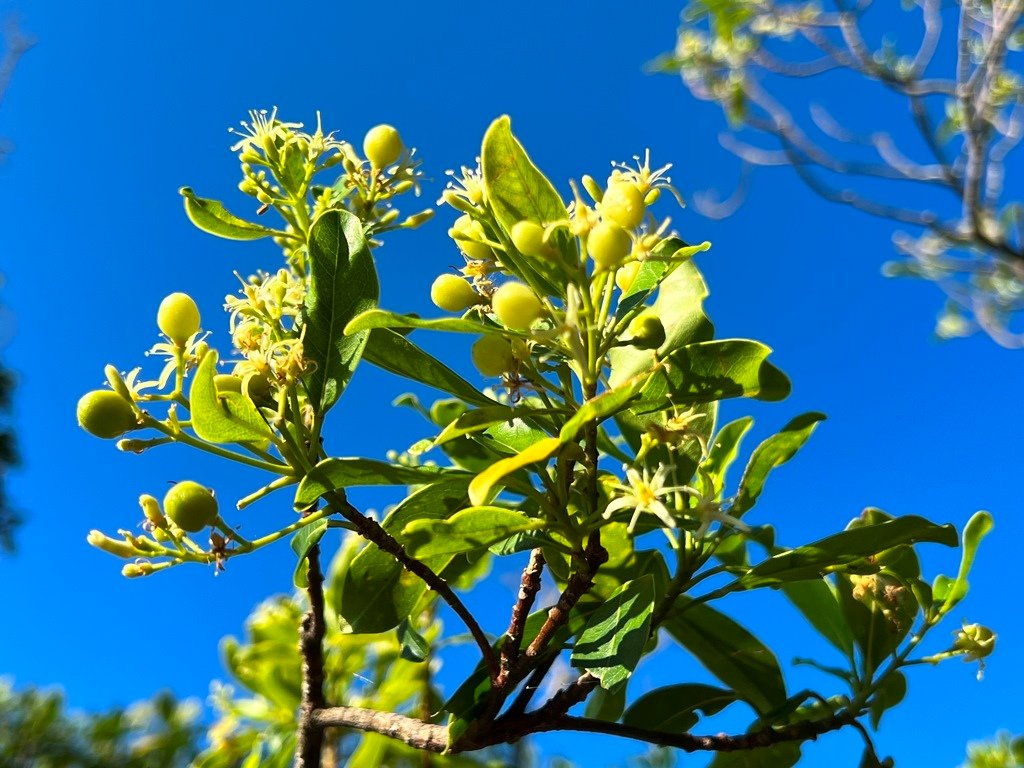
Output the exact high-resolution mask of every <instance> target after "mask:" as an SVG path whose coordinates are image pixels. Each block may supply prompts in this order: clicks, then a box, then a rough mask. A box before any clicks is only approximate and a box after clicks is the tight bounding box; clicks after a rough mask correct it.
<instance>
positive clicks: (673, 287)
mask: <svg viewBox="0 0 1024 768" xmlns="http://www.w3.org/2000/svg"><path fill="white" fill-rule="evenodd" d="M681 243H682V241H674V242H673V243H672V245H671V246H669V247H674V246H675V245H676V244H681ZM645 269H646V268H641V271H640V273H639V274H638V275H637V279H638V280H639V279H641V277H643V276H644V272H645ZM652 270H655V271H654V272H653V273H650V274H652V276H653V275H657V271H656V270H657V268H656V267H652ZM634 285H637V283H636V281H634ZM632 287H633V286H630V288H631V289H632ZM707 296H708V287H707V284H706V283H705V282H704V278H703V276H702V275H701V273H700V271H699V270H698V269H697V267H696V265H694V264H693V263H692V262H686V263H684V264H680V265H679V266H677V267H676V268H675V269H673V270H672V271H671V272H670V274H669V275H668V277H666V278H664V280H663V281H662V282H661V285H660V287H659V288H658V297H657V299H656V300H655V301H654V304H653V305H652V310H653V311H654V313H655V314H657V315H658V318H659V319H660V320H661V324H662V325H663V326H664V328H665V342H664V343H663V344H662V345H661V347H660V348H659V349H657V350H652V349H647V350H643V349H637V348H636V347H617V348H615V349H613V350H612V351H611V352H610V353H609V355H608V357H609V359H610V360H611V376H610V383H611V386H613V387H616V386H618V385H619V384H621V383H622V382H624V381H626V380H627V379H630V378H632V377H633V376H636V375H637V374H639V373H642V372H644V371H650V370H653V369H654V367H655V365H656V362H657V361H658V360H661V359H663V358H665V357H666V356H667V355H668V353H670V352H672V351H673V350H676V349H678V348H680V347H682V346H685V345H687V344H692V343H699V342H703V341H710V340H711V337H712V336H713V335H714V326H712V324H711V321H710V320H708V317H707V315H705V314H704V299H706V298H707Z"/></svg>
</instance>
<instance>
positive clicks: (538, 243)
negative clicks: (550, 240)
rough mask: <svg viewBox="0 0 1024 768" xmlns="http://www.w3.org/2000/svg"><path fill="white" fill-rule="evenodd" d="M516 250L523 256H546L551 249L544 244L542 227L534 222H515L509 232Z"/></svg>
mask: <svg viewBox="0 0 1024 768" xmlns="http://www.w3.org/2000/svg"><path fill="white" fill-rule="evenodd" d="M509 236H510V237H511V238H512V244H513V245H515V247H516V250H518V251H519V252H520V253H522V254H523V255H525V256H546V255H548V254H550V253H551V248H549V247H548V244H547V243H545V242H544V227H542V226H541V225H540V224H538V223H537V222H535V221H517V222H516V223H515V224H514V225H512V231H511V232H509Z"/></svg>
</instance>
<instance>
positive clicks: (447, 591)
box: [325, 492, 500, 681]
mask: <svg viewBox="0 0 1024 768" xmlns="http://www.w3.org/2000/svg"><path fill="white" fill-rule="evenodd" d="M325 498H326V499H327V501H328V502H330V504H331V506H332V507H333V508H334V509H335V510H337V511H338V512H339V513H340V514H341V515H342V516H343V517H344V518H345V519H346V520H348V521H349V522H350V523H352V525H354V526H355V529H356V533H358V534H359V535H360V536H362V537H363V538H364V539H366V540H367V541H370V542H372V543H373V544H376V545H377V547H378V548H379V549H380V550H382V551H384V552H387V553H388V554H389V555H391V556H392V557H393V558H395V560H397V561H398V562H399V564H400V565H401V566H402V567H403V568H405V570H407V571H409V573H412V574H414V575H415V576H418V577H419V578H420V579H422V580H423V582H424V583H425V584H426V585H427V586H428V587H429V588H430V589H432V590H433V591H434V592H436V593H437V595H438V597H440V598H441V599H442V600H444V601H445V602H446V603H448V606H449V607H450V608H451V609H452V610H453V611H454V612H455V614H456V615H457V616H458V617H459V618H460V619H462V622H463V623H464V624H465V625H466V628H467V629H468V630H469V633H470V634H471V635H472V636H473V639H474V640H475V641H476V644H477V646H478V647H479V648H480V653H481V654H482V655H483V657H484V662H485V663H486V664H487V669H488V671H489V672H490V675H491V680H492V681H493V680H496V679H497V677H498V675H499V673H500V665H499V662H498V656H497V654H495V652H494V649H493V648H492V647H491V643H490V641H489V640H488V639H487V635H485V634H484V631H483V629H481V628H480V624H479V623H478V622H477V620H476V618H474V616H473V614H471V613H470V612H469V609H468V608H466V606H465V604H464V603H463V602H462V600H460V599H459V596H458V595H456V594H455V592H454V591H452V588H451V587H450V586H448V582H447V581H445V580H444V579H442V578H441V577H440V576H439V575H438V574H436V573H434V571H432V570H431V569H430V567H429V566H427V565H425V564H424V563H423V562H422V561H420V560H417V559H416V558H415V557H413V556H412V555H410V554H409V553H408V552H406V551H405V547H403V546H402V545H401V543H399V541H398V540H397V539H396V538H395V537H394V536H392V535H391V534H390V533H388V532H387V531H385V530H384V528H382V527H381V525H380V523H378V522H377V521H376V520H374V519H373V518H371V517H367V516H366V515H364V514H363V513H362V512H360V511H359V510H358V509H356V508H355V507H353V506H352V505H351V504H350V503H349V502H348V500H347V499H346V498H345V496H344V494H341V493H338V492H331V493H328V494H325Z"/></svg>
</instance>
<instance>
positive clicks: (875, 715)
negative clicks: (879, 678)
mask: <svg viewBox="0 0 1024 768" xmlns="http://www.w3.org/2000/svg"><path fill="white" fill-rule="evenodd" d="M906 695H907V678H906V677H905V676H904V674H903V673H902V672H890V673H889V674H888V675H886V677H885V680H884V681H883V682H882V685H881V686H880V687H879V688H878V690H877V691H876V692H875V695H874V696H872V697H871V728H872V729H873V730H876V731H877V730H878V725H879V723H880V722H881V721H882V715H884V714H885V710H887V709H892V708H893V707H895V706H896V705H897V704H899V703H900V702H901V701H903V698H904V697H905V696H906Z"/></svg>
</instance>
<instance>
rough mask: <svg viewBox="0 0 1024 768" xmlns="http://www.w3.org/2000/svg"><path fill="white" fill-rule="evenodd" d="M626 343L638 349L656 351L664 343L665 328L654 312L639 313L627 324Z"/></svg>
mask: <svg viewBox="0 0 1024 768" xmlns="http://www.w3.org/2000/svg"><path fill="white" fill-rule="evenodd" d="M628 333H629V335H630V336H631V338H628V339H627V341H628V342H629V343H630V344H632V345H633V346H634V347H638V348H639V349H657V348H658V347H660V346H661V345H662V344H664V343H665V326H664V325H662V323H661V318H659V317H658V316H657V315H656V314H654V312H651V311H647V312H641V313H640V314H639V315H637V316H636V317H635V318H633V322H631V323H630V324H629V331H628Z"/></svg>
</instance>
